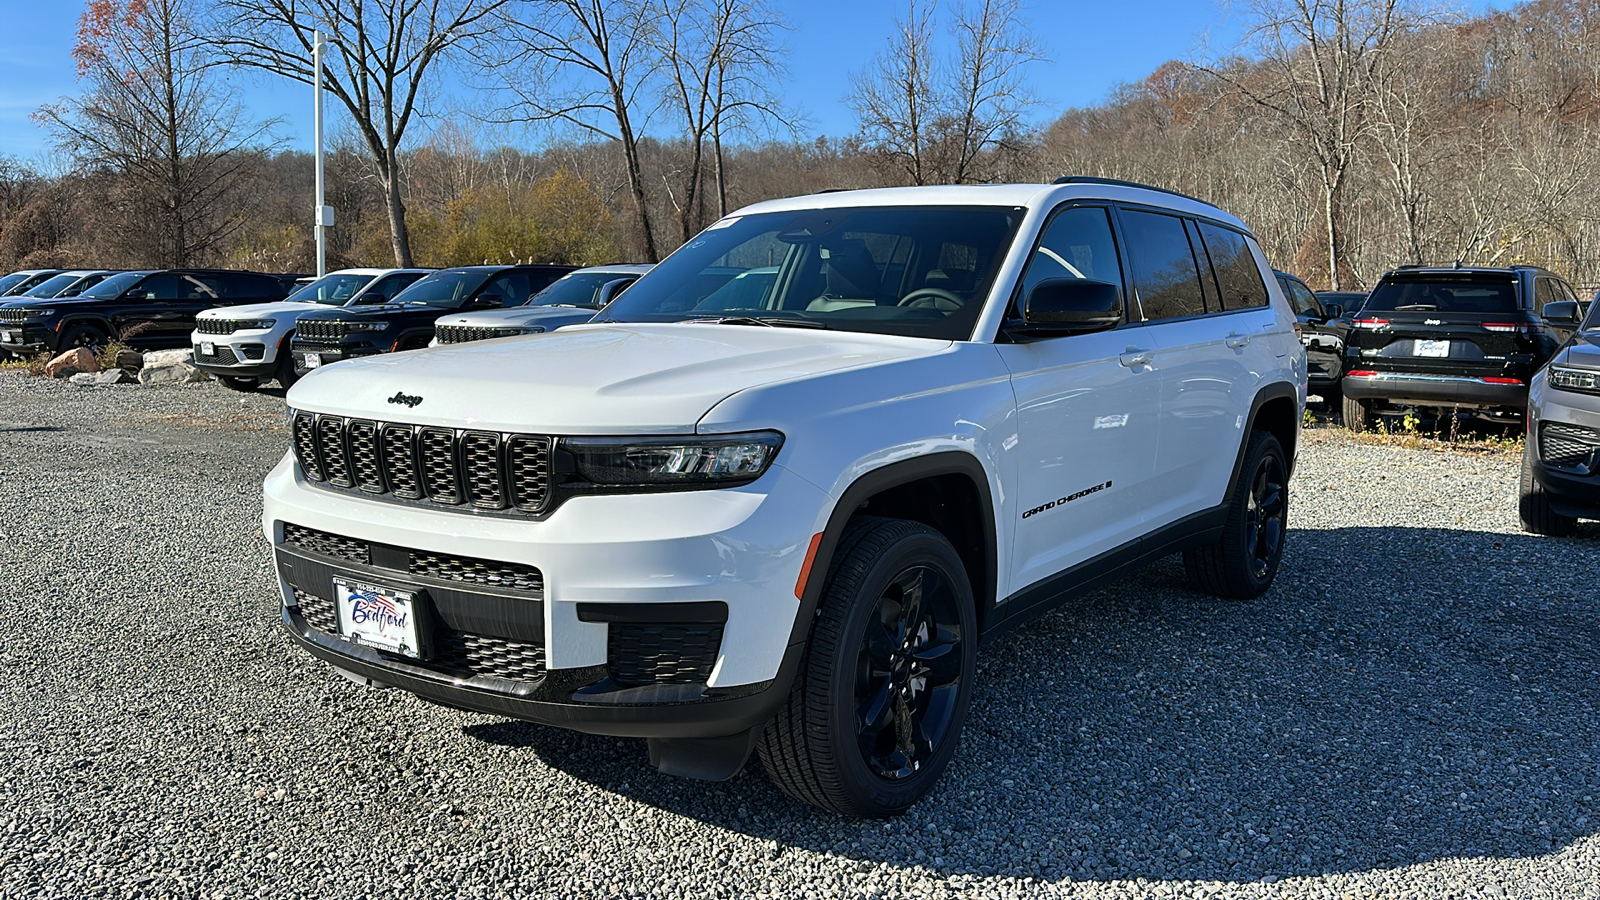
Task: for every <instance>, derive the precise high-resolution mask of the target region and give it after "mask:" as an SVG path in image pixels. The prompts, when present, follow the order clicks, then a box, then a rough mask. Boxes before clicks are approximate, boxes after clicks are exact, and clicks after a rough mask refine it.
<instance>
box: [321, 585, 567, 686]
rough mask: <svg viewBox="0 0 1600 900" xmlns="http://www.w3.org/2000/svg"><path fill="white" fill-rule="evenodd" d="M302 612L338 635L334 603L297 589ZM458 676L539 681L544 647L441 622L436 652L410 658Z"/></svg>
mask: <svg viewBox="0 0 1600 900" xmlns="http://www.w3.org/2000/svg"><path fill="white" fill-rule="evenodd" d="M294 600H295V605H296V606H298V607H300V615H301V616H302V617H303V618H304V619H305V620H306V624H307V625H310V626H311V627H312V628H314V629H316V630H317V631H320V632H322V633H323V634H328V635H333V636H335V637H337V636H338V634H339V615H338V611H337V610H336V609H335V608H334V602H333V601H332V600H330V599H328V598H326V597H318V596H317V595H315V594H308V593H306V592H305V591H302V590H296V591H295V592H294ZM407 662H408V663H411V664H413V665H422V666H425V667H427V668H430V669H438V670H441V671H445V672H449V673H451V674H455V675H468V676H472V675H484V676H488V677H490V678H504V679H506V680H508V681H538V680H540V679H542V678H543V677H544V647H543V646H542V645H540V644H536V643H533V642H530V641H513V640H509V639H506V638H498V637H491V636H489V635H483V634H472V633H470V632H465V631H456V630H455V629H453V628H449V627H446V626H445V625H443V624H442V623H440V624H437V625H436V626H435V628H434V632H433V655H432V656H431V658H429V659H427V660H421V661H417V660H409V659H408V660H407Z"/></svg>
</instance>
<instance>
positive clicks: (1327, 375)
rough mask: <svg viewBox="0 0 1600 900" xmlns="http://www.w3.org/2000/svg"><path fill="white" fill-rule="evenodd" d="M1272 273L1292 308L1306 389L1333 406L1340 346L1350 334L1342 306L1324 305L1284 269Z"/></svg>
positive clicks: (1340, 361)
mask: <svg viewBox="0 0 1600 900" xmlns="http://www.w3.org/2000/svg"><path fill="white" fill-rule="evenodd" d="M1273 274H1274V275H1276V276H1278V286H1279V287H1281V288H1283V294H1284V296H1285V297H1288V298H1289V305H1290V306H1291V307H1293V308H1294V318H1295V321H1296V322H1297V323H1298V325H1297V329H1298V330H1299V332H1300V343H1301V345H1302V346H1304V347H1305V348H1306V372H1307V378H1308V384H1307V388H1308V389H1309V391H1310V393H1313V394H1316V395H1317V396H1318V397H1321V398H1322V401H1323V402H1324V403H1325V404H1327V405H1328V406H1330V407H1332V406H1337V405H1338V403H1339V381H1340V376H1341V375H1343V373H1344V345H1345V340H1346V338H1347V337H1348V336H1349V334H1350V324H1349V320H1347V319H1341V318H1340V316H1342V315H1344V309H1343V307H1339V306H1334V307H1332V308H1328V307H1325V306H1324V305H1323V303H1322V300H1321V299H1319V297H1318V296H1317V295H1316V294H1315V293H1312V291H1311V288H1309V287H1306V283H1305V282H1304V281H1301V280H1300V279H1299V278H1296V277H1295V276H1293V275H1290V274H1289V273H1288V272H1279V271H1278V270H1276V269H1274V270H1273Z"/></svg>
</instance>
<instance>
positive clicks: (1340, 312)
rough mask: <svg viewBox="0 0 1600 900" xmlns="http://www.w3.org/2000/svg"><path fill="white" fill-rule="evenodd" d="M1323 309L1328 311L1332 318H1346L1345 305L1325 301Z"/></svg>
mask: <svg viewBox="0 0 1600 900" xmlns="http://www.w3.org/2000/svg"><path fill="white" fill-rule="evenodd" d="M1322 311H1323V312H1324V313H1327V315H1328V318H1330V319H1342V318H1344V307H1343V306H1340V305H1339V304H1337V303H1324V304H1323V305H1322Z"/></svg>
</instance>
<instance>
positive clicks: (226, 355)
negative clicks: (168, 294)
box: [189, 269, 433, 391]
mask: <svg viewBox="0 0 1600 900" xmlns="http://www.w3.org/2000/svg"><path fill="white" fill-rule="evenodd" d="M431 271H433V270H432V269H340V270H339V271H337V272H329V273H328V274H327V275H324V276H323V277H321V278H319V279H317V280H316V281H313V282H311V283H310V284H307V285H305V286H304V287H302V288H300V289H299V290H297V291H295V292H294V293H292V294H290V295H289V296H287V297H285V298H284V299H282V300H279V301H277V302H275V303H256V304H252V305H250V306H224V307H219V308H217V309H208V310H206V311H204V312H202V313H199V314H198V315H196V316H195V317H194V331H193V332H191V333H190V335H189V342H190V344H191V345H192V346H193V347H194V364H195V367H196V368H198V369H200V370H201V371H204V372H209V373H210V374H212V375H215V376H217V380H218V381H221V382H222V383H223V384H224V385H225V386H227V387H230V388H233V389H234V390H236V391H253V390H255V389H256V388H258V387H260V386H261V385H262V384H264V383H266V382H268V381H271V380H272V379H274V378H276V379H277V380H278V383H279V384H281V385H283V386H284V387H289V386H290V385H292V384H294V381H295V372H294V362H293V361H292V359H291V358H290V355H289V341H290V338H291V336H292V335H293V334H294V322H295V319H296V318H297V317H298V316H299V315H300V314H301V313H305V312H309V311H311V310H314V309H325V308H327V307H329V306H345V305H350V304H357V305H359V304H366V303H387V302H388V301H389V300H390V298H392V297H394V295H395V294H398V293H400V292H401V291H403V290H405V289H406V288H407V287H410V286H411V283H412V282H413V281H416V280H417V279H419V278H421V277H422V276H424V275H426V274H428V273H429V272H431Z"/></svg>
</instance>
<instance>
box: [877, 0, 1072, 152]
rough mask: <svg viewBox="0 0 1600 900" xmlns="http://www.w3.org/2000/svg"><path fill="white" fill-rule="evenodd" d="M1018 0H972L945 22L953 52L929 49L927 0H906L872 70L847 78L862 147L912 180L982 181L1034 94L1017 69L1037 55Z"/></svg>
mask: <svg viewBox="0 0 1600 900" xmlns="http://www.w3.org/2000/svg"><path fill="white" fill-rule="evenodd" d="M1021 17H1022V5H1021V2H1020V0H975V2H974V5H973V6H971V7H963V8H960V9H958V10H957V12H956V15H955V18H954V20H953V21H952V23H951V31H952V32H953V34H954V37H955V42H956V53H955V56H954V58H953V59H949V60H941V59H940V58H939V55H938V52H937V50H936V49H935V47H934V41H933V38H934V18H935V16H934V4H933V3H932V2H929V3H928V4H927V5H926V6H920V5H919V0H909V2H908V6H907V9H906V18H905V19H904V20H900V21H897V22H896V23H895V24H896V33H895V35H894V36H893V37H892V38H891V39H890V41H889V46H888V47H886V48H885V49H884V51H883V52H882V53H880V54H879V55H878V57H877V59H876V60H875V61H874V63H873V65H872V67H871V68H869V69H867V70H866V71H864V72H861V73H858V74H857V75H856V76H855V77H854V78H853V79H852V93H851V98H850V104H851V106H852V107H854V109H855V111H856V115H857V117H858V118H859V120H860V134H861V138H862V140H863V142H864V143H865V144H866V146H868V147H869V148H871V149H873V150H875V151H876V152H878V153H880V154H882V155H883V156H884V157H885V158H886V159H888V160H890V161H892V165H894V166H895V167H897V168H898V169H900V170H901V172H903V173H904V174H905V175H906V176H907V177H908V178H909V179H910V180H911V182H912V183H913V184H930V183H952V184H965V183H968V182H973V181H982V180H984V179H985V177H986V176H987V174H988V168H989V167H986V166H985V165H984V163H985V161H986V159H987V157H988V155H992V151H995V150H997V149H998V150H1004V149H1012V150H1014V149H1016V148H1015V146H1014V144H1015V141H1014V137H1015V136H1016V135H1018V134H1020V133H1021V132H1023V131H1024V130H1025V128H1026V123H1025V122H1024V120H1023V115H1024V113H1025V112H1026V111H1027V109H1028V108H1029V107H1030V106H1032V105H1033V103H1034V100H1033V98H1032V96H1031V95H1030V93H1029V92H1028V90H1027V82H1026V74H1027V70H1026V67H1027V65H1028V64H1029V63H1033V62H1038V61H1041V60H1042V59H1043V58H1044V57H1043V54H1042V53H1041V51H1040V45H1039V43H1038V41H1037V40H1036V39H1034V38H1033V37H1032V36H1031V35H1030V34H1028V33H1027V31H1026V29H1025V28H1024V26H1023V24H1022V21H1021Z"/></svg>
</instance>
